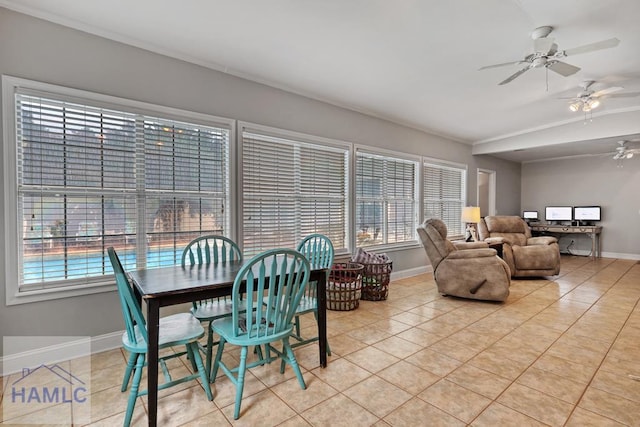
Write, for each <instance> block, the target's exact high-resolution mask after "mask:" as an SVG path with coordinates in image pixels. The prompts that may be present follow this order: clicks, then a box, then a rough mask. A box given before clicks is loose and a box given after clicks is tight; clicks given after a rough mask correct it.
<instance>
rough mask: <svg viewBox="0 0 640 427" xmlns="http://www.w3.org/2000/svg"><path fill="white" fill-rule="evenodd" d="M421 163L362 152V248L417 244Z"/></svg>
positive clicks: (359, 176)
mask: <svg viewBox="0 0 640 427" xmlns="http://www.w3.org/2000/svg"><path fill="white" fill-rule="evenodd" d="M417 169H418V163H417V162H416V161H413V160H405V159H399V158H393V157H389V156H383V155H379V154H373V153H367V152H363V151H358V152H357V154H356V229H357V233H356V243H357V245H358V246H371V245H377V244H388V243H401V242H408V241H412V240H415V237H414V236H415V229H416V225H417V203H416V200H417V185H416V184H417V181H416V177H417Z"/></svg>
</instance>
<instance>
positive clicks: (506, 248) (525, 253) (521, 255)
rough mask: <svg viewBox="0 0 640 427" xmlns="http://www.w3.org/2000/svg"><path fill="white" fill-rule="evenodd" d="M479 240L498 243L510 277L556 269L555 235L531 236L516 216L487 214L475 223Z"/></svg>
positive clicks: (524, 223)
mask: <svg viewBox="0 0 640 427" xmlns="http://www.w3.org/2000/svg"><path fill="white" fill-rule="evenodd" d="M478 235H479V237H480V240H483V241H485V242H492V243H502V258H503V259H504V260H505V261H506V263H507V264H508V265H509V269H510V270H511V276H512V277H531V276H553V275H556V274H558V273H560V249H559V247H558V239H556V238H555V237H552V236H540V237H531V229H530V228H529V226H528V225H527V223H526V222H525V221H524V220H523V219H522V218H520V217H519V216H487V217H484V218H482V219H481V220H480V222H479V223H478Z"/></svg>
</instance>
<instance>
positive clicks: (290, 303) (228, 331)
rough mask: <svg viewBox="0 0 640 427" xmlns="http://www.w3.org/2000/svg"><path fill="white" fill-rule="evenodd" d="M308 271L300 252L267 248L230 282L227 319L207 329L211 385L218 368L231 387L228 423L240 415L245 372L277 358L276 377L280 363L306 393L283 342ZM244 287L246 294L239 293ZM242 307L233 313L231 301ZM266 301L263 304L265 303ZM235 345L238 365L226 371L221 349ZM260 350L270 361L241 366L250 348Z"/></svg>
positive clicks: (260, 359) (304, 287)
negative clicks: (214, 340)
mask: <svg viewBox="0 0 640 427" xmlns="http://www.w3.org/2000/svg"><path fill="white" fill-rule="evenodd" d="M310 272H311V269H310V267H309V261H307V259H306V258H305V256H304V255H302V254H301V253H299V252H297V251H295V250H292V249H272V250H269V251H266V252H263V253H261V254H258V255H256V256H255V257H253V258H252V259H251V260H250V261H248V262H247V263H246V264H245V265H244V266H243V267H242V268H241V269H240V271H239V272H238V275H237V276H236V278H235V281H234V283H233V290H232V299H233V302H234V305H233V315H232V316H231V317H226V318H223V319H218V320H214V321H213V323H212V325H211V327H212V329H213V330H214V331H215V332H216V333H217V334H218V335H220V342H219V344H218V351H217V352H216V357H215V360H214V363H213V372H212V374H211V377H212V378H213V381H214V382H215V380H216V376H217V373H218V369H220V368H221V369H222V371H223V372H224V373H225V374H226V375H227V376H228V377H229V379H230V380H231V382H232V383H233V384H234V385H235V387H236V398H235V409H234V415H233V418H234V419H236V420H237V419H238V417H239V416H240V405H241V403H242V391H243V389H244V378H245V372H246V370H247V369H250V368H253V367H255V366H259V365H264V364H265V363H270V362H271V361H272V360H276V359H278V358H279V359H281V360H282V364H281V366H280V373H284V368H285V364H289V365H290V366H291V368H292V369H293V371H294V372H295V374H296V376H297V378H298V383H299V384H300V387H301V388H302V389H303V390H304V389H306V388H307V386H306V384H305V382H304V378H303V377H302V372H301V371H300V366H298V362H297V360H296V357H295V354H294V353H293V350H292V349H291V344H290V343H289V337H290V336H291V334H292V333H293V324H292V320H293V316H294V315H295V312H296V308H297V307H298V305H299V304H300V300H301V299H302V296H303V295H304V292H305V290H306V288H307V285H308V282H309V275H310ZM245 288H246V293H245V294H243V292H244V291H245ZM241 298H242V299H243V301H244V302H245V304H246V308H247V309H246V311H244V312H242V311H240V310H239V308H238V306H237V305H235V302H237V301H239V300H240V299H241ZM265 301H266V303H265ZM276 342H281V343H282V348H281V349H276V348H274V347H272V345H271V344H272V343H276ZM227 343H229V344H231V345H235V346H239V347H241V349H240V361H239V364H238V366H236V367H229V366H228V365H227V363H229V362H230V361H232V360H235V359H229V361H228V362H223V360H222V353H223V351H224V348H225V345H226V344H227ZM262 345H264V346H265V347H266V348H267V350H268V352H267V354H271V353H273V354H275V355H276V357H273V358H271V357H268V358H262V357H260V358H259V359H257V360H255V361H253V362H247V355H248V348H249V347H250V346H256V347H259V346H262Z"/></svg>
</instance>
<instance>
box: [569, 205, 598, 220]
mask: <svg viewBox="0 0 640 427" xmlns="http://www.w3.org/2000/svg"><path fill="white" fill-rule="evenodd" d="M573 219H574V220H576V221H600V220H601V219H602V217H601V209H600V206H574V207H573Z"/></svg>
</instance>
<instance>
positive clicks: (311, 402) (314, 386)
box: [271, 373, 338, 414]
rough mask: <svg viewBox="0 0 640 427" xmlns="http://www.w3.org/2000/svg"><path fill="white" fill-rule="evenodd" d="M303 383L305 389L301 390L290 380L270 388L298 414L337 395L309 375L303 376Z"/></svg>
mask: <svg viewBox="0 0 640 427" xmlns="http://www.w3.org/2000/svg"><path fill="white" fill-rule="evenodd" d="M305 383H306V385H307V388H306V390H302V389H300V384H299V383H298V380H297V379H296V378H292V379H290V380H288V381H285V382H283V383H281V384H278V385H276V386H274V387H271V390H272V391H273V392H274V393H275V394H277V395H278V396H279V397H280V399H282V400H283V401H284V402H285V403H286V404H287V405H289V406H290V407H291V408H293V409H294V410H295V411H296V412H297V413H299V414H300V413H302V412H304V411H306V410H307V409H309V408H311V407H313V406H315V405H317V404H319V403H321V402H323V401H325V400H327V399H328V398H330V397H332V396H334V395H336V394H337V393H338V390H336V389H334V388H333V387H331V386H329V385H328V384H327V383H326V382H324V381H322V380H320V379H319V378H318V377H316V376H315V375H313V374H311V373H308V374H307V375H305Z"/></svg>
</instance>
